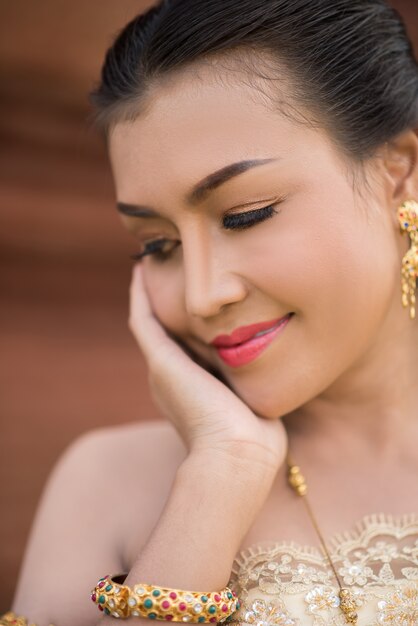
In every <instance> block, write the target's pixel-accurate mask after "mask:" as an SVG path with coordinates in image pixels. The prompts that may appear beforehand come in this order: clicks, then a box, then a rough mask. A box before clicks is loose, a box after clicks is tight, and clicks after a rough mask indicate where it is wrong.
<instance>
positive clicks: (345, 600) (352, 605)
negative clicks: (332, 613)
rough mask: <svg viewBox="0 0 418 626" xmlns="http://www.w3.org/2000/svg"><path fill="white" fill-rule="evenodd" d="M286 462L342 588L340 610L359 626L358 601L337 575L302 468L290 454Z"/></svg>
mask: <svg viewBox="0 0 418 626" xmlns="http://www.w3.org/2000/svg"><path fill="white" fill-rule="evenodd" d="M286 461H287V466H288V475H287V480H288V482H289V485H290V486H291V487H292V489H293V490H294V491H295V492H296V493H297V495H298V496H302V499H303V502H304V503H305V506H306V509H307V511H308V514H309V517H310V518H311V521H312V524H313V526H314V528H315V530H316V532H317V534H318V537H319V540H320V542H321V544H322V547H323V549H324V552H325V554H326V555H327V558H328V562H329V564H330V567H331V569H332V571H333V572H334V575H335V578H336V580H337V583H338V587H339V588H340V590H339V593H338V597H339V599H340V605H339V606H340V609H341V611H342V612H343V614H344V617H345V620H346V622H347V624H357V618H358V615H357V613H356V610H355V609H356V601H355V598H354V595H353V593H352V591H350V589H347V588H346V587H343V586H342V584H341V581H340V578H339V576H338V574H337V571H336V569H335V566H334V563H333V562H332V560H331V557H330V555H329V552H328V549H327V546H326V544H325V541H324V539H323V537H322V534H321V531H320V530H319V527H318V524H317V521H316V519H315V517H314V515H313V512H312V509H311V506H310V504H309V502H308V499H307V497H306V494H307V491H308V486H307V484H306V480H305V477H304V476H303V475H302V473H301V471H300V467H299V466H298V465H295V464H294V463H292V461H291V459H290V456H289V453H288V454H287V457H286Z"/></svg>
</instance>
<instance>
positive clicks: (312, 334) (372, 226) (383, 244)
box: [226, 203, 397, 418]
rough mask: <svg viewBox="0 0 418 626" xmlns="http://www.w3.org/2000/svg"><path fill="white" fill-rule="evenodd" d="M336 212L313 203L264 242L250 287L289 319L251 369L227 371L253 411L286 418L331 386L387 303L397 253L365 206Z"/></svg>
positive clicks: (357, 354)
mask: <svg viewBox="0 0 418 626" xmlns="http://www.w3.org/2000/svg"><path fill="white" fill-rule="evenodd" d="M338 209H339V210H341V211H344V210H346V215H347V218H346V219H344V218H343V217H341V215H337V214H335V213H333V212H328V213H327V212H325V211H322V212H321V211H320V210H319V208H318V210H317V211H316V214H315V219H305V220H304V221H301V222H300V225H299V228H298V229H297V232H296V234H295V233H292V231H291V230H290V229H289V231H288V232H285V233H282V232H280V234H278V233H276V234H274V233H271V235H269V237H271V240H270V241H269V240H268V237H266V239H265V241H264V243H265V246H264V253H263V255H262V257H261V260H260V259H259V260H258V263H259V268H258V270H259V271H258V272H257V277H256V275H255V274H254V278H253V280H254V284H255V285H256V286H257V291H258V292H261V293H263V294H264V295H268V296H269V300H270V301H276V303H277V304H276V306H277V308H278V312H279V313H284V312H287V311H290V310H294V311H295V312H296V316H294V318H293V319H292V320H291V323H290V324H289V326H288V327H287V329H286V330H285V333H284V334H283V337H282V338H279V340H278V341H277V342H273V344H271V346H270V348H269V349H268V350H267V351H266V352H265V354H264V355H262V356H261V358H260V359H258V360H257V361H255V362H254V363H253V364H252V366H251V367H248V368H247V369H244V368H243V369H242V370H241V371H239V370H235V371H231V370H228V371H227V372H226V377H227V379H228V381H229V383H230V385H231V387H232V388H233V389H234V390H235V392H236V393H237V394H238V395H239V396H240V397H241V398H242V399H243V400H244V401H245V402H246V403H247V404H248V405H249V406H250V407H251V408H252V409H253V410H254V411H255V412H256V413H258V414H259V415H263V416H265V417H269V418H274V417H277V416H279V415H285V414H286V413H289V412H291V411H293V410H295V409H296V408H298V407H300V406H301V405H303V404H304V403H306V402H308V401H309V400H311V399H312V398H314V397H316V396H317V395H318V394H320V393H322V392H323V391H324V390H325V389H327V388H328V387H330V386H331V385H332V384H333V383H334V382H335V381H336V380H337V379H338V378H339V377H340V376H341V375H342V374H343V373H344V372H345V371H346V370H347V369H349V368H350V367H351V366H352V365H353V363H355V362H356V361H357V360H358V359H359V358H361V356H362V355H364V354H365V352H366V351H367V350H368V348H369V347H370V345H371V343H372V342H373V339H374V338H375V337H376V334H377V333H378V331H379V328H380V327H381V325H382V320H383V319H384V318H385V315H386V314H387V312H388V309H389V307H390V306H391V303H392V301H393V297H394V289H395V288H396V284H397V282H396V281H397V257H396V249H395V245H394V243H393V242H392V239H391V237H390V235H389V234H388V231H387V229H386V230H385V225H384V224H383V223H382V221H380V222H379V218H376V219H375V220H374V222H373V220H371V221H370V223H369V222H368V219H367V217H366V211H367V209H364V211H365V213H364V214H363V215H361V214H359V213H356V211H355V210H354V209H353V207H352V206H350V205H349V204H347V206H346V207H344V206H343V205H342V203H339V205H338ZM359 210H360V209H359ZM391 242H392V243H391ZM259 254H260V255H261V249H260V250H259ZM254 258H257V257H254Z"/></svg>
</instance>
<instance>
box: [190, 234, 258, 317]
mask: <svg viewBox="0 0 418 626" xmlns="http://www.w3.org/2000/svg"><path fill="white" fill-rule="evenodd" d="M182 249H183V269H184V299H185V308H186V311H187V313H188V314H189V315H194V316H198V317H201V318H208V317H213V316H215V315H218V314H219V313H220V312H221V311H222V309H224V308H225V307H226V306H227V305H228V304H233V303H236V302H240V301H241V300H243V299H244V298H245V296H246V295H247V286H246V284H245V280H244V279H243V278H242V277H241V276H240V275H239V273H237V271H236V268H235V269H233V268H231V267H230V266H231V261H232V259H231V254H228V252H230V251H228V248H227V245H226V242H220V241H218V242H216V241H213V240H211V239H210V236H209V235H208V233H207V232H206V233H201V236H198V234H197V233H196V232H195V233H194V236H192V237H190V238H188V239H187V240H186V239H185V238H184V237H183V241H182Z"/></svg>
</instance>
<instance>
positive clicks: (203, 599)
mask: <svg viewBox="0 0 418 626" xmlns="http://www.w3.org/2000/svg"><path fill="white" fill-rule="evenodd" d="M200 599H201V600H202V602H207V601H208V600H209V598H208V597H207V596H200Z"/></svg>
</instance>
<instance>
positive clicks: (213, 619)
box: [209, 617, 217, 622]
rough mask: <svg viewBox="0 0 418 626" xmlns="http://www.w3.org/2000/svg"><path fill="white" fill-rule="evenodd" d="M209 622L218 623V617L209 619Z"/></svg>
mask: <svg viewBox="0 0 418 626" xmlns="http://www.w3.org/2000/svg"><path fill="white" fill-rule="evenodd" d="M209 621H210V622H216V621H217V618H216V617H210V618H209Z"/></svg>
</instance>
